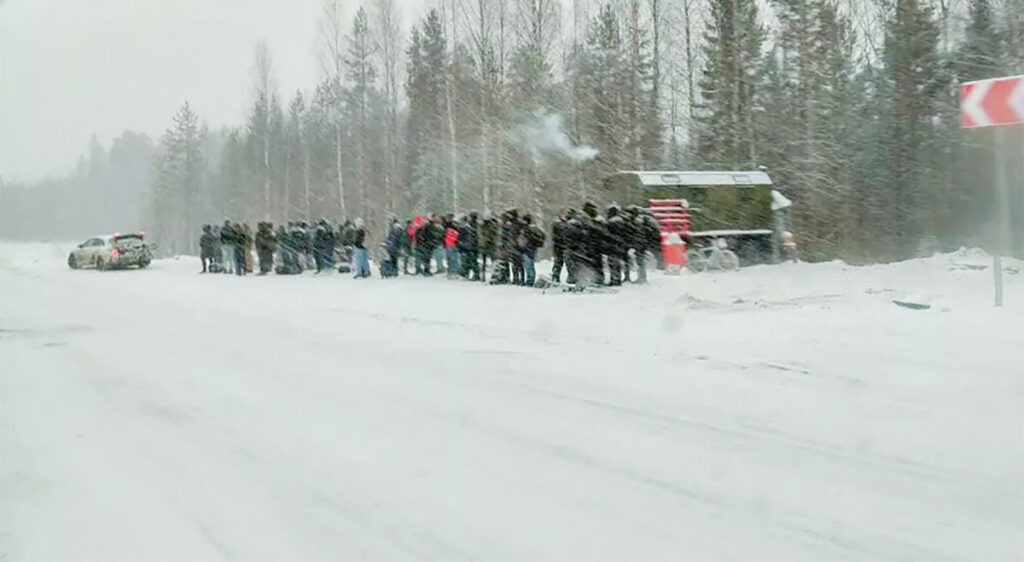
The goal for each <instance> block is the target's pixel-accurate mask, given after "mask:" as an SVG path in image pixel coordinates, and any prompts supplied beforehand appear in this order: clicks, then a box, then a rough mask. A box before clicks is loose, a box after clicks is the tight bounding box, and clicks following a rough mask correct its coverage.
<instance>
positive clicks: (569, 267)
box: [562, 208, 584, 285]
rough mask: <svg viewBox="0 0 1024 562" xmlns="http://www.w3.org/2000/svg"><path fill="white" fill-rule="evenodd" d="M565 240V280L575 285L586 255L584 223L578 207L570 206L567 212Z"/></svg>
mask: <svg viewBox="0 0 1024 562" xmlns="http://www.w3.org/2000/svg"><path fill="white" fill-rule="evenodd" d="M562 232H563V240H564V244H565V251H564V254H565V270H566V277H565V282H566V283H568V284H569V285H575V284H576V282H577V279H579V277H578V275H579V268H580V264H581V261H580V260H582V259H583V256H584V251H583V238H584V234H583V224H582V223H581V222H580V217H579V213H578V212H577V211H576V209H572V208H570V209H569V210H568V211H566V213H565V226H564V227H563V230H562Z"/></svg>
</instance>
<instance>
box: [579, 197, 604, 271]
mask: <svg viewBox="0 0 1024 562" xmlns="http://www.w3.org/2000/svg"><path fill="white" fill-rule="evenodd" d="M582 222H583V229H584V234H585V237H586V239H585V246H586V254H587V269H588V270H589V272H590V279H588V280H587V281H588V282H589V283H591V284H593V285H603V284H604V258H603V256H604V251H605V247H606V246H607V244H608V241H607V240H608V226H607V224H606V223H605V221H604V217H601V216H599V215H598V214H597V205H595V204H594V203H593V202H591V201H587V202H586V203H584V204H583V218H582Z"/></svg>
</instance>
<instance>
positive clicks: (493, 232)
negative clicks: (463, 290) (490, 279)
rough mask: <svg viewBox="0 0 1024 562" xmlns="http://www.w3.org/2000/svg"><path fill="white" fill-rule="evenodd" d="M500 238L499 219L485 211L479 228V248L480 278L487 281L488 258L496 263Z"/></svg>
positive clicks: (492, 262)
mask: <svg viewBox="0 0 1024 562" xmlns="http://www.w3.org/2000/svg"><path fill="white" fill-rule="evenodd" d="M497 239H498V221H497V220H496V219H495V218H494V215H492V214H491V213H490V212H484V218H483V221H482V222H481V223H480V227H479V228H478V229H477V249H478V250H479V251H480V280H481V281H487V260H491V265H492V266H493V264H494V257H495V251H496V243H497Z"/></svg>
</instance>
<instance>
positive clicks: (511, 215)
mask: <svg viewBox="0 0 1024 562" xmlns="http://www.w3.org/2000/svg"><path fill="white" fill-rule="evenodd" d="M507 215H508V220H507V222H506V224H505V228H504V229H503V230H502V259H503V260H505V261H506V262H507V263H508V267H509V269H510V270H511V272H512V283H513V284H514V285H522V284H523V257H522V251H523V249H524V248H525V245H526V244H525V238H522V237H521V235H522V233H523V221H522V218H521V217H520V216H519V209H509V210H508V212H507Z"/></svg>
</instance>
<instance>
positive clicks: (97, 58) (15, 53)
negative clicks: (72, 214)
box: [0, 0, 423, 181]
mask: <svg viewBox="0 0 1024 562" xmlns="http://www.w3.org/2000/svg"><path fill="white" fill-rule="evenodd" d="M322 1H323V0H0V175H2V176H3V178H4V179H5V180H24V181H32V180H37V179H40V178H42V177H44V176H47V175H60V174H64V173H65V172H67V171H69V170H70V169H71V168H72V167H73V166H74V164H75V162H77V160H78V158H79V156H81V155H82V154H84V153H85V152H86V149H87V148H88V144H89V137H90V135H92V134H93V133H96V134H97V135H98V137H99V139H100V140H101V141H102V142H103V143H104V145H105V146H109V143H110V140H111V139H112V138H113V137H115V136H117V135H118V134H120V132H121V131H123V130H125V129H131V130H135V131H142V132H145V133H148V134H149V135H151V136H153V137H154V138H156V137H158V136H159V135H160V134H162V133H163V131H164V130H165V129H167V127H168V126H169V123H170V118H171V115H172V114H173V113H174V112H175V110H176V109H177V108H178V107H179V106H180V105H181V103H182V102H183V101H184V100H186V99H187V100H188V101H189V102H191V104H192V105H193V107H194V108H195V110H196V111H197V112H198V113H199V115H200V116H201V117H202V118H203V119H204V121H205V122H206V123H207V124H208V125H209V126H210V127H211V128H216V127H219V126H221V125H225V124H237V123H240V122H242V119H243V117H244V115H245V106H246V104H247V103H248V102H249V97H250V96H249V92H250V83H251V80H250V77H251V74H250V67H251V65H252V56H253V49H254V47H255V45H256V42H257V41H259V40H260V39H261V38H265V39H266V41H267V43H268V45H269V46H270V51H271V54H272V55H273V59H274V70H275V73H276V77H277V82H278V85H279V89H280V90H281V91H282V92H283V93H284V94H285V97H288V96H290V92H293V91H294V90H295V89H296V88H308V87H309V86H310V85H311V84H312V83H313V82H314V81H315V80H316V78H317V75H318V73H319V71H318V67H317V63H316V59H315V56H314V54H313V45H314V39H315V35H316V20H317V16H318V15H319V13H320V9H321V6H322ZM396 4H397V5H398V7H399V9H400V11H401V14H402V23H403V26H404V27H408V26H410V25H411V24H412V23H413V22H414V21H415V20H416V19H418V18H419V17H420V16H421V12H422V7H421V6H422V5H423V2H422V0H397V2H396ZM343 5H344V6H345V7H346V8H347V9H348V10H349V12H350V13H349V15H351V13H352V12H354V10H355V7H356V6H357V4H356V3H355V2H343ZM348 24H349V22H346V27H348Z"/></svg>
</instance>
